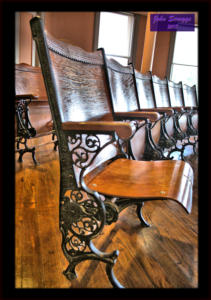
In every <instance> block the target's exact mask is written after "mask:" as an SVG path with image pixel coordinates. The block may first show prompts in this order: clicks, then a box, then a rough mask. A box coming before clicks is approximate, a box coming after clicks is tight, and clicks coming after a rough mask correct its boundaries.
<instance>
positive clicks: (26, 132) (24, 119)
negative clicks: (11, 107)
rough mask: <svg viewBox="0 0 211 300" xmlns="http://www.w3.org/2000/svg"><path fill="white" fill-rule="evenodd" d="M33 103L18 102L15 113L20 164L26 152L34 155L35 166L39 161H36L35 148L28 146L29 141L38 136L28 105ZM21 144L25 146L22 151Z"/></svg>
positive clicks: (22, 100)
mask: <svg viewBox="0 0 211 300" xmlns="http://www.w3.org/2000/svg"><path fill="white" fill-rule="evenodd" d="M30 102H31V100H30V99H27V100H24V99H20V100H17V101H16V103H15V113H16V119H17V138H16V143H17V152H19V159H18V161H19V162H22V161H23V159H22V157H23V155H24V153H26V152H31V153H32V158H33V161H34V163H35V164H37V161H36V159H35V147H32V148H29V147H28V145H27V140H28V139H30V138H32V137H34V136H35V135H36V130H35V128H34V127H32V124H31V122H30V119H29V115H28V105H29V103H30ZM20 144H21V145H23V146H24V148H23V149H20Z"/></svg>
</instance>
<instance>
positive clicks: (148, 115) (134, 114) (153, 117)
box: [115, 111, 161, 122]
mask: <svg viewBox="0 0 211 300" xmlns="http://www.w3.org/2000/svg"><path fill="white" fill-rule="evenodd" d="M115 116H117V117H125V118H127V117H129V118H138V119H149V120H150V121H152V122H155V121H157V120H158V119H159V118H160V117H161V116H160V114H159V113H158V112H148V111H146V112H142V111H130V112H118V113H115Z"/></svg>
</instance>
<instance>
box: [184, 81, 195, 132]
mask: <svg viewBox="0 0 211 300" xmlns="http://www.w3.org/2000/svg"><path fill="white" fill-rule="evenodd" d="M182 90H183V97H184V106H185V108H186V109H187V110H189V111H191V123H192V126H193V127H194V128H195V129H196V130H198V98H197V92H196V85H193V86H192V87H191V86H189V85H187V84H182Z"/></svg>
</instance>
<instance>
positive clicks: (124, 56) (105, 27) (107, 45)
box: [97, 12, 134, 65]
mask: <svg viewBox="0 0 211 300" xmlns="http://www.w3.org/2000/svg"><path fill="white" fill-rule="evenodd" d="M133 29H134V16H133V15H130V14H124V13H113V12H100V17H99V33H98V42H97V48H104V49H105V53H106V55H107V57H108V58H111V57H112V58H114V59H115V60H117V61H118V62H119V63H121V64H122V65H127V64H128V62H131V55H132V46H131V45H132V38H133Z"/></svg>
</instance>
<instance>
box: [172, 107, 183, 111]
mask: <svg viewBox="0 0 211 300" xmlns="http://www.w3.org/2000/svg"><path fill="white" fill-rule="evenodd" d="M173 109H174V111H176V112H184V107H183V106H174V107H173Z"/></svg>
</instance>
